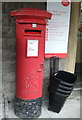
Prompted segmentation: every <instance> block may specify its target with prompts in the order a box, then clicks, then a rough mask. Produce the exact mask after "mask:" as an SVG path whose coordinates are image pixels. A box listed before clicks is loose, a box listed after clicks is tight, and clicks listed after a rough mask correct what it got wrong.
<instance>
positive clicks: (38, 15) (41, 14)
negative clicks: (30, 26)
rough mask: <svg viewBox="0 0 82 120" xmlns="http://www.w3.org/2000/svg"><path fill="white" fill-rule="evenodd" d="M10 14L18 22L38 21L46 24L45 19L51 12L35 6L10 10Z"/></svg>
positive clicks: (48, 17)
mask: <svg viewBox="0 0 82 120" xmlns="http://www.w3.org/2000/svg"><path fill="white" fill-rule="evenodd" d="M10 15H11V16H12V17H14V18H15V19H16V22H20V23H23V22H24V23H39V24H46V20H47V19H50V18H51V16H52V14H51V13H49V12H47V11H44V10H40V9H36V8H22V9H17V10H14V11H11V12H10Z"/></svg>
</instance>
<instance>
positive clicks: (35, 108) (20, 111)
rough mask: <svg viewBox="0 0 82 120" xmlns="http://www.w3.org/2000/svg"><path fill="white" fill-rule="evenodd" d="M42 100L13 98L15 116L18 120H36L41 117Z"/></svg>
mask: <svg viewBox="0 0 82 120" xmlns="http://www.w3.org/2000/svg"><path fill="white" fill-rule="evenodd" d="M41 107H42V98H38V99H34V100H21V99H18V98H16V97H15V104H14V108H15V110H14V111H15V114H16V115H17V116H18V117H19V118H38V117H39V116H40V115H41Z"/></svg>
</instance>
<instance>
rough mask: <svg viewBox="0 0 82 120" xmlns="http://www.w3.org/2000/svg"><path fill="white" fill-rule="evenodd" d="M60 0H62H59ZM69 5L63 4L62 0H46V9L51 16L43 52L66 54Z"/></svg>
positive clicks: (52, 54)
mask: <svg viewBox="0 0 82 120" xmlns="http://www.w3.org/2000/svg"><path fill="white" fill-rule="evenodd" d="M61 1H62V0H61ZM70 5H71V3H69V5H68V6H64V5H63V4H62V2H55V0H54V2H50V0H47V11H49V12H50V13H52V18H51V20H49V24H48V26H47V31H48V33H47V34H46V44H45V54H46V55H48V54H49V55H51V56H54V55H58V57H60V55H63V54H67V45H68V36H69V23H70Z"/></svg>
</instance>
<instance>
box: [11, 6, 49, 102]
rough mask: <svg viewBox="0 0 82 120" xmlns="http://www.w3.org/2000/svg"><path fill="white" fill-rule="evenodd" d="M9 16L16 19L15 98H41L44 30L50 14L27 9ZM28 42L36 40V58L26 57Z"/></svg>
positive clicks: (13, 12)
mask: <svg viewBox="0 0 82 120" xmlns="http://www.w3.org/2000/svg"><path fill="white" fill-rule="evenodd" d="M10 14H11V16H12V17H15V18H16V97H17V98H20V99H24V100H31V99H36V98H39V97H41V96H42V81H43V66H44V45H45V29H46V22H47V19H49V18H51V13H48V12H46V11H43V10H38V9H29V8H28V9H19V10H16V11H12V12H11V13H10ZM33 23H36V27H32V24H33ZM29 40H38V56H27V52H28V50H27V49H28V41H29Z"/></svg>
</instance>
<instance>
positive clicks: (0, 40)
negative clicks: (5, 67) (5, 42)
mask: <svg viewBox="0 0 82 120" xmlns="http://www.w3.org/2000/svg"><path fill="white" fill-rule="evenodd" d="M0 50H2V38H0Z"/></svg>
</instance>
